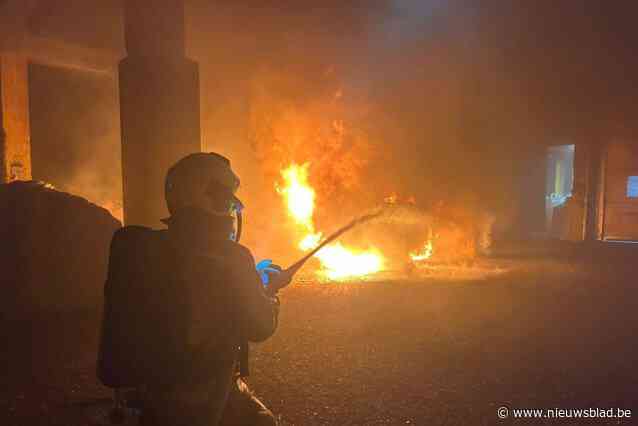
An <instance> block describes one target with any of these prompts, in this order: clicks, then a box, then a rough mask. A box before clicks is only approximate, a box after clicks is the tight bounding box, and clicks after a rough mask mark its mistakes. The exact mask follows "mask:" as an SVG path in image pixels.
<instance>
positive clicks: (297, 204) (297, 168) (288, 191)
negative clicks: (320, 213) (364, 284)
mask: <svg viewBox="0 0 638 426" xmlns="http://www.w3.org/2000/svg"><path fill="white" fill-rule="evenodd" d="M309 166H310V165H309V163H305V164H303V165H298V164H291V165H290V166H289V167H287V168H286V169H284V170H283V171H282V172H281V176H282V178H283V181H284V183H283V185H281V186H278V187H277V191H278V192H279V193H280V194H281V195H282V196H283V197H284V199H285V201H286V207H287V210H288V215H289V216H290V217H291V218H292V219H293V220H294V221H295V223H296V224H297V225H298V226H299V227H300V228H301V231H303V233H304V235H303V237H302V238H301V240H300V241H299V244H298V247H299V248H300V249H301V250H303V251H309V250H312V249H313V248H315V247H316V246H317V245H319V243H320V242H321V239H322V237H323V234H322V233H321V232H316V230H315V225H314V221H313V214H314V209H315V191H314V189H313V188H312V186H311V185H310V183H309V182H308V168H309ZM315 257H316V258H317V259H319V261H320V262H321V266H322V268H323V269H322V273H323V274H324V275H325V276H326V277H328V278H330V279H334V280H339V279H345V278H352V277H361V276H365V275H369V274H372V273H375V272H378V271H380V270H382V269H383V264H384V258H383V255H382V254H381V253H380V252H379V250H377V249H376V248H371V249H368V250H354V249H351V248H348V247H346V246H344V245H343V244H341V243H334V244H331V245H328V246H326V247H324V248H323V249H321V250H320V251H319V252H318V253H317V254H316V255H315Z"/></svg>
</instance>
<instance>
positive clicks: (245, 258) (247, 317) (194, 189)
mask: <svg viewBox="0 0 638 426" xmlns="http://www.w3.org/2000/svg"><path fill="white" fill-rule="evenodd" d="M238 187H239V178H238V177H237V176H236V175H235V173H234V172H233V171H232V169H231V167H230V162H229V160H228V159H227V158H225V157H223V156H221V155H219V154H216V153H196V154H191V155H189V156H187V157H185V158H183V159H182V160H180V161H179V162H177V163H176V164H175V165H174V166H173V167H172V168H171V169H170V170H169V172H168V174H167V177H166V182H165V194H166V202H167V205H168V210H169V212H170V217H169V218H167V219H164V220H163V222H164V223H165V224H167V226H168V229H167V230H162V231H155V230H150V229H148V228H141V227H125V228H122V230H120V231H118V232H117V233H116V235H115V236H114V238H113V242H112V244H111V258H110V260H109V277H108V278H107V284H106V287H105V300H106V305H105V319H104V322H103V329H102V334H103V335H102V342H101V348H100V359H99V362H98V365H99V366H98V375H99V376H100V378H101V379H102V382H103V383H105V384H107V385H109V386H112V387H116V386H123V385H124V384H126V385H127V386H131V385H132V384H134V385H135V387H136V388H138V389H140V390H141V392H140V394H141V399H142V406H143V409H142V417H141V419H140V424H141V425H142V426H150V425H154V426H163V425H170V426H178V425H190V426H197V425H202V426H203V425H206V426H214V425H275V424H277V421H276V419H275V417H274V416H273V414H272V412H271V411H270V410H268V409H267V408H266V407H265V406H264V405H263V404H262V403H261V402H260V401H259V400H258V399H257V398H256V397H255V396H254V395H253V394H252V393H251V391H250V389H249V388H248V386H247V385H246V383H245V382H244V381H243V380H242V377H243V376H245V375H247V374H248V368H247V352H246V351H247V343H248V342H260V341H263V340H265V339H267V338H269V337H270V336H271V335H272V334H273V333H274V332H275V329H276V328H277V318H278V312H279V299H278V298H277V296H276V295H274V294H270V293H269V291H268V287H266V286H265V285H264V282H265V281H269V280H270V283H271V284H273V283H275V282H276V283H277V288H279V287H283V286H285V285H286V284H287V283H288V282H289V281H290V278H289V277H286V276H284V274H276V272H277V268H274V267H273V266H272V265H270V264H269V262H267V263H266V266H267V267H266V268H261V270H260V271H258V270H257V269H256V264H255V261H254V259H253V256H252V254H251V253H250V251H249V250H248V249H247V248H246V247H244V246H242V245H240V244H239V243H238V242H237V241H236V240H237V237H238V233H240V231H241V208H242V204H241V202H240V201H239V199H238V198H237V197H236V196H235V192H236V191H237V189H238ZM237 222H239V226H238V225H237ZM129 228H130V229H129ZM132 235H137V236H132ZM142 236H143V237H142ZM133 240H134V241H136V243H135V244H133V243H132V241H133ZM142 240H143V241H144V243H140V242H139V241H142ZM143 252H145V253H150V254H148V255H146V257H144V258H143V256H142V254H140V253H143ZM133 258H136V259H137V260H136V261H135V262H133V260H131V259H133ZM144 259H146V260H144ZM131 263H135V265H133V266H132V265H131ZM260 263H261V264H262V265H263V262H260ZM122 265H124V266H122ZM140 265H146V266H140ZM148 265H152V266H148ZM135 271H137V272H135ZM277 280H279V281H286V282H279V281H277ZM125 282H126V283H125ZM142 282H144V283H143V284H142ZM118 286H119V287H120V288H121V290H120V291H119V292H118V290H117V288H118ZM126 286H128V288H125V287H126ZM271 288H273V287H271ZM136 292H137V293H136ZM132 300H135V304H136V306H134V307H132V308H130V309H129V308H123V307H122V306H121V305H123V304H126V303H129V304H130V303H133V302H132ZM127 315H129V316H130V317H129V318H125V317H126V316H127ZM114 324H119V325H114ZM131 324H134V325H135V326H130V325H131ZM135 333H137V334H135ZM122 354H124V356H123V355H122ZM122 376H125V377H122ZM132 377H135V380H133V379H132ZM118 383H120V384H118Z"/></svg>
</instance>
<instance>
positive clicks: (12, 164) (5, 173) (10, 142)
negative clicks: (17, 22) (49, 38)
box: [0, 52, 31, 183]
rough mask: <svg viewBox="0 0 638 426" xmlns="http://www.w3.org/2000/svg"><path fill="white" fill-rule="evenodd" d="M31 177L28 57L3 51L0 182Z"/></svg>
mask: <svg viewBox="0 0 638 426" xmlns="http://www.w3.org/2000/svg"><path fill="white" fill-rule="evenodd" d="M30 179H31V131H30V127H29V77H28V61H27V58H25V57H24V56H21V55H19V54H16V53H9V52H7V53H2V54H0V183H7V182H11V181H14V180H30Z"/></svg>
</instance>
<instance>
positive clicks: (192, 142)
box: [119, 0, 201, 227]
mask: <svg viewBox="0 0 638 426" xmlns="http://www.w3.org/2000/svg"><path fill="white" fill-rule="evenodd" d="M125 36H126V48H127V53H128V56H127V57H126V58H125V59H124V60H122V61H121V62H120V65H119V79H120V119H121V124H122V125H121V127H122V182H123V194H124V222H125V223H126V224H127V225H146V226H153V227H157V226H159V225H160V219H161V218H164V217H166V216H167V215H168V212H167V210H166V207H165V202H164V176H165V174H166V171H167V170H168V168H169V167H170V166H171V165H172V164H174V163H175V162H176V161H177V160H179V159H180V158H181V157H183V156H185V155H187V154H189V153H192V152H199V151H201V139H200V110H199V69H198V66H197V64H196V63H195V62H193V61H191V60H190V59H188V58H186V56H185V53H184V50H185V49H184V44H185V41H184V4H183V0H158V1H157V2H153V5H152V6H149V2H148V1H146V0H126V2H125Z"/></svg>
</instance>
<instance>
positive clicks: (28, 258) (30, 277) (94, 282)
mask: <svg viewBox="0 0 638 426" xmlns="http://www.w3.org/2000/svg"><path fill="white" fill-rule="evenodd" d="M120 226H121V224H120V222H119V221H118V220H117V219H115V218H114V217H113V216H111V214H110V213H109V212H108V210H106V209H103V208H102V207H99V206H97V205H95V204H92V203H90V202H88V201H87V200H85V199H83V198H80V197H77V196H74V195H71V194H68V193H65V192H60V191H57V190H55V189H54V188H53V187H52V186H51V185H47V184H44V183H42V182H35V181H29V182H12V183H9V184H3V185H0V236H1V240H2V244H0V275H2V282H3V284H2V286H0V301H1V302H0V312H3V313H4V314H7V315H11V314H18V315H19V314H26V313H29V312H33V311H38V310H71V309H80V308H87V307H93V306H96V307H97V306H100V303H101V298H102V288H103V283H104V280H105V277H106V268H107V264H108V250H109V244H110V240H111V237H112V236H113V232H114V231H115V230H116V229H118V228H119V227H120Z"/></svg>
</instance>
